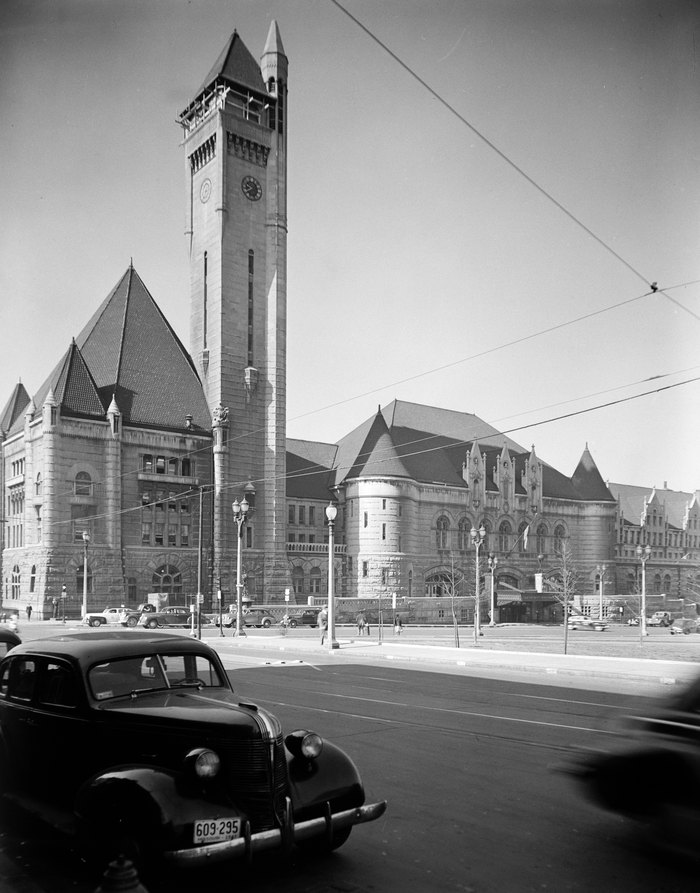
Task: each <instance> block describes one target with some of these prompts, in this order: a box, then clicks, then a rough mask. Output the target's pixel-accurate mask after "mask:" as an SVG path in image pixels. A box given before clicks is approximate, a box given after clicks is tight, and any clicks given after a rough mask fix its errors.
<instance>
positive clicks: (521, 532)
mask: <svg viewBox="0 0 700 893" xmlns="http://www.w3.org/2000/svg"><path fill="white" fill-rule="evenodd" d="M528 526H529V525H528V523H527V521H521V522H520V524H519V525H518V547H519V549H520V554H521V555H523V554H525V552H527V546H528V542H527V541H528V537H527V535H526V534H525V531H526V530H527V528H528Z"/></svg>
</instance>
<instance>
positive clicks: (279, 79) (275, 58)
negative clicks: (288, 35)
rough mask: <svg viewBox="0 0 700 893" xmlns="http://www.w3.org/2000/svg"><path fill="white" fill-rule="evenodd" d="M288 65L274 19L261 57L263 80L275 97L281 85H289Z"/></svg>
mask: <svg viewBox="0 0 700 893" xmlns="http://www.w3.org/2000/svg"><path fill="white" fill-rule="evenodd" d="M288 65H289V61H288V59H287V55H286V53H285V52H284V47H283V46H282V38H281V37H280V29H279V28H278V27H277V22H276V21H275V19H273V20H272V21H271V22H270V30H269V31H268V34H267V41H266V42H265V49H264V50H263V54H262V56H261V57H260V68H261V71H262V76H263V80H264V81H265V85H266V86H267V89H268V91H269V92H270V93H272V94H273V95H278V93H279V85H280V84H286V83H287V71H288Z"/></svg>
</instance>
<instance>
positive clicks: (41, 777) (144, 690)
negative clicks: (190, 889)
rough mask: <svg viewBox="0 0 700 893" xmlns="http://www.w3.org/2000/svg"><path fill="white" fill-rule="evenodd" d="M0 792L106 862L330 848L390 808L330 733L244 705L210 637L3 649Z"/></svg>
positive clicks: (90, 640)
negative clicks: (370, 791) (286, 725)
mask: <svg viewBox="0 0 700 893" xmlns="http://www.w3.org/2000/svg"><path fill="white" fill-rule="evenodd" d="M0 790H2V791H3V792H4V796H5V797H6V798H9V799H11V800H13V801H14V802H15V803H16V804H19V805H20V806H21V807H22V808H24V809H27V810H29V811H31V812H34V813H36V814H37V815H39V816H41V817H43V818H48V817H51V818H52V819H54V823H55V824H56V825H57V826H58V825H63V826H64V827H66V826H67V827H70V828H71V830H72V831H73V832H74V833H75V834H76V836H77V839H78V841H79V842H80V843H81V844H82V846H83V847H84V849H85V852H87V853H89V854H91V855H92V856H93V857H94V856H95V854H99V856H100V861H106V860H108V859H110V858H113V857H114V856H115V855H118V854H119V853H123V854H125V855H126V856H127V857H128V858H130V859H132V860H134V861H135V862H136V863H137V864H138V865H142V864H144V865H147V864H150V863H152V862H153V860H156V864H165V865H166V866H168V865H169V866H171V867H172V866H175V867H180V866H198V865H205V864H206V865H211V864H214V863H217V862H222V861H225V860H229V859H234V858H237V857H248V858H251V857H253V856H256V855H257V854H258V853H260V852H262V851H264V850H273V849H274V850H280V851H283V852H288V851H289V850H291V848H292V847H293V846H294V845H297V846H299V847H306V848H309V849H312V850H317V851H330V850H333V849H335V848H337V847H339V846H341V845H342V844H343V843H344V842H345V841H346V840H347V838H348V836H349V835H350V832H351V830H352V827H353V825H355V824H358V823H362V822H369V821H372V820H373V819H376V818H378V817H379V816H380V815H382V813H383V812H384V810H385V808H386V802H385V801H381V802H378V803H372V804H370V805H364V801H365V793H364V788H363V785H362V781H361V779H360V775H359V773H358V770H357V768H356V767H355V765H354V763H353V762H352V760H351V759H350V757H348V756H347V755H346V754H345V753H344V752H343V751H342V750H341V749H340V748H338V747H337V746H336V745H334V744H332V743H330V742H329V741H325V740H323V739H322V738H321V737H320V736H319V735H318V734H316V733H315V732H312V731H308V730H296V731H292V732H290V733H288V734H285V733H284V732H283V730H282V728H281V726H280V723H279V721H278V720H277V719H276V717H275V716H273V715H272V714H271V713H268V712H267V711H266V710H264V709H262V708H261V707H258V706H256V705H255V704H253V703H248V702H243V701H241V700H240V698H239V697H238V696H237V695H236V694H235V693H234V691H233V689H232V687H231V684H230V681H229V679H228V676H227V675H226V672H225V670H224V667H223V665H222V663H221V660H220V658H219V656H218V654H217V653H216V651H214V650H213V649H212V648H210V647H209V646H208V645H207V644H206V643H204V642H202V641H199V640H197V639H191V638H189V637H185V636H182V635H174V634H168V633H158V632H156V633H145V634H143V635H134V633H133V632H129V631H128V630H108V629H105V630H99V631H95V632H87V631H86V632H79V633H73V634H71V635H60V636H55V637H52V638H48V639H43V640H38V641H34V642H32V643H26V644H23V645H18V646H17V647H16V648H14V649H13V651H12V652H11V653H10V654H8V655H7V656H6V657H5V658H4V659H3V660H2V662H1V663H0Z"/></svg>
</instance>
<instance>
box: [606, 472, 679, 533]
mask: <svg viewBox="0 0 700 893" xmlns="http://www.w3.org/2000/svg"><path fill="white" fill-rule="evenodd" d="M608 489H609V490H610V492H611V493H612V494H613V496H614V497H615V499H617V501H618V502H619V504H620V514H621V515H622V517H623V518H624V519H625V522H627V523H629V524H634V525H636V526H638V525H639V524H640V522H641V519H642V513H643V512H644V507H645V505H646V504H647V503H648V501H649V499H650V498H651V495H652V493H654V492H656V495H657V497H658V499H659V501H660V502H661V504H662V505H663V506H664V507H665V509H666V518H667V520H668V522H669V524H671V525H673V527H677V528H678V529H679V530H682V529H683V526H684V522H685V514H686V510H687V508H688V506H689V505H691V504H692V502H693V500H694V499H695V498H696V496H695V495H694V494H693V493H685V492H683V491H681V490H669V489H667V488H666V487H664V489H663V490H656V491H655V488H654V487H637V486H635V485H634V484H613V483H609V484H608Z"/></svg>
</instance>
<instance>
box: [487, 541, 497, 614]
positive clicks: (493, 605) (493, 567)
mask: <svg viewBox="0 0 700 893" xmlns="http://www.w3.org/2000/svg"><path fill="white" fill-rule="evenodd" d="M497 567H498V558H496V556H495V555H493V554H490V555H489V570H490V571H491V619H490V620H489V626H495V625H496V587H495V585H494V583H495V579H494V578H495V576H496V568H497Z"/></svg>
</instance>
